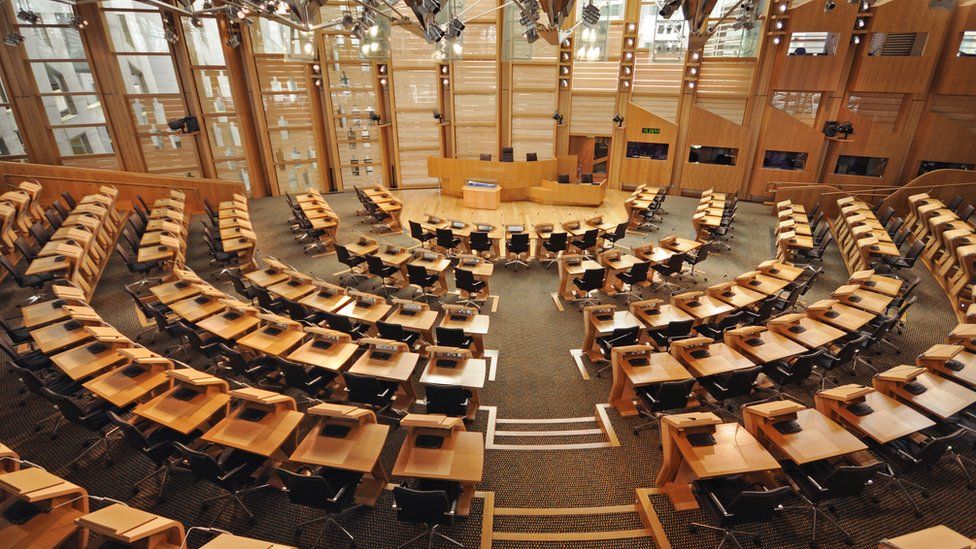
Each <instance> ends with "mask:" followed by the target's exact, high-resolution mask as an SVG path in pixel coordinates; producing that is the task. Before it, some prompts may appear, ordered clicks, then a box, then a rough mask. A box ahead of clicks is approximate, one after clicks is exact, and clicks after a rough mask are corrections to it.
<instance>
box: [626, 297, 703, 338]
mask: <svg viewBox="0 0 976 549" xmlns="http://www.w3.org/2000/svg"><path fill="white" fill-rule="evenodd" d="M649 301H656V302H657V303H647V302H637V303H631V304H630V311H631V312H632V313H634V316H636V317H637V319H638V320H640V321H641V322H642V323H643V324H644V326H646V327H647V330H648V331H649V332H651V331H657V330H663V329H665V328H667V327H668V324H670V323H672V322H682V321H687V320H694V317H693V316H691V315H690V314H688V313H686V312H684V311H682V310H681V309H679V308H677V307H675V306H674V305H671V304H670V303H660V300H649ZM644 303H647V305H646V306H645V305H644Z"/></svg>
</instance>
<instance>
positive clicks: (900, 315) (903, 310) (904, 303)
mask: <svg viewBox="0 0 976 549" xmlns="http://www.w3.org/2000/svg"><path fill="white" fill-rule="evenodd" d="M917 300H918V298H917V297H916V296H912V297H910V298H908V299H906V300H904V301H902V302H901V305H899V306H898V314H896V315H895V318H897V319H899V320H900V319H902V318H904V316H905V313H907V312H908V308H909V307H911V306H912V305H914V304H915V302H916V301H917Z"/></svg>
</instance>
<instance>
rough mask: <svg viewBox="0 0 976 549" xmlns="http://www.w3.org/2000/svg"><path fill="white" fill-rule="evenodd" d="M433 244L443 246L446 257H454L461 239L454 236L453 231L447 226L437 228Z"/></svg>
mask: <svg viewBox="0 0 976 549" xmlns="http://www.w3.org/2000/svg"><path fill="white" fill-rule="evenodd" d="M436 235H437V237H436V240H435V244H437V247H438V248H443V249H444V252H445V253H446V254H447V256H448V257H452V258H453V257H456V256H457V252H458V247H459V246H460V245H461V239H460V238H458V237H456V236H454V231H452V230H451V229H447V228H442V229H437V232H436Z"/></svg>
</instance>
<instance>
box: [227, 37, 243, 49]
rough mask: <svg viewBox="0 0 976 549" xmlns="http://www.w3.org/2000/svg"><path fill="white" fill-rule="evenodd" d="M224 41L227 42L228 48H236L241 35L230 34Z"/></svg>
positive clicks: (239, 42)
mask: <svg viewBox="0 0 976 549" xmlns="http://www.w3.org/2000/svg"><path fill="white" fill-rule="evenodd" d="M224 43H225V44H227V47H228V48H236V47H237V46H240V45H241V36H240V35H239V34H232V35H230V38H228V39H227V41H226V42H224Z"/></svg>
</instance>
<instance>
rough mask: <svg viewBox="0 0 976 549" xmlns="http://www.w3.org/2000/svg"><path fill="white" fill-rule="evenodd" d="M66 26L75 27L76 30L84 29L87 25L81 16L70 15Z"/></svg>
mask: <svg viewBox="0 0 976 549" xmlns="http://www.w3.org/2000/svg"><path fill="white" fill-rule="evenodd" d="M68 26H69V27H71V28H73V29H75V30H76V31H81V30H84V29H85V27H87V26H88V21H87V20H85V19H82V18H81V17H77V16H76V17H72V18H71V19H69V20H68Z"/></svg>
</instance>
